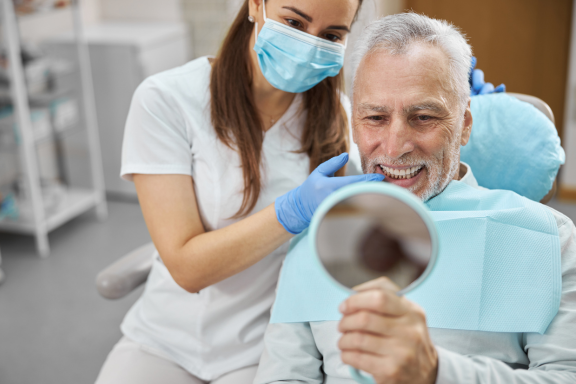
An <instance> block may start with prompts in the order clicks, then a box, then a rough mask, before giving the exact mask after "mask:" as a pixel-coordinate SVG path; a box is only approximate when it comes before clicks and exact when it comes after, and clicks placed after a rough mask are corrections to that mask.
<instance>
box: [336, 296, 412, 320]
mask: <svg viewBox="0 0 576 384" xmlns="http://www.w3.org/2000/svg"><path fill="white" fill-rule="evenodd" d="M409 309H410V306H409V303H408V301H407V299H406V298H404V297H401V296H398V295H396V293H394V292H392V291H389V290H385V289H371V290H369V291H363V292H360V293H357V294H355V295H352V296H350V297H349V298H348V299H346V300H345V301H343V302H342V303H341V304H340V307H339V310H340V312H342V314H344V315H349V314H352V313H354V312H358V311H371V312H375V313H379V314H382V315H388V316H402V315H404V314H406V313H407V312H408V311H409Z"/></svg>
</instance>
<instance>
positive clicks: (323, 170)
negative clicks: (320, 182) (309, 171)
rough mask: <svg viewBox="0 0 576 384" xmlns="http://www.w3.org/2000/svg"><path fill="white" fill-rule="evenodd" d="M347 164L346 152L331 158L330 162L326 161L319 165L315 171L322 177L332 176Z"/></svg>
mask: <svg viewBox="0 0 576 384" xmlns="http://www.w3.org/2000/svg"><path fill="white" fill-rule="evenodd" d="M347 162H348V154H347V153H346V152H344V153H342V154H341V155H338V156H336V157H333V158H331V159H330V160H326V161H325V162H323V163H322V164H320V165H319V166H318V167H317V168H316V171H317V172H319V173H320V174H322V175H324V176H333V175H334V173H335V172H336V171H338V170H339V169H340V168H342V167H343V166H344V164H346V163H347Z"/></svg>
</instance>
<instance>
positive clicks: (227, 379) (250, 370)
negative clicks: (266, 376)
mask: <svg viewBox="0 0 576 384" xmlns="http://www.w3.org/2000/svg"><path fill="white" fill-rule="evenodd" d="M257 370H258V366H257V365H252V366H250V367H244V368H241V369H238V370H236V371H232V372H230V373H227V374H225V375H223V376H220V377H219V378H217V379H216V380H213V381H212V382H211V383H210V384H252V383H253V382H254V378H255V377H256V371H257Z"/></svg>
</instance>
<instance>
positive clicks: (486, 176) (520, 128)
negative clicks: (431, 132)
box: [460, 93, 566, 201]
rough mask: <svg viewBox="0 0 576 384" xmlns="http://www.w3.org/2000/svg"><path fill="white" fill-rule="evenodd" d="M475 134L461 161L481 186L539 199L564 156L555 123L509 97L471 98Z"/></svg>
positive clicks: (531, 106) (502, 95)
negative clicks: (467, 166) (466, 165)
mask: <svg viewBox="0 0 576 384" xmlns="http://www.w3.org/2000/svg"><path fill="white" fill-rule="evenodd" d="M471 109H472V117H473V119H474V122H473V125H472V134H471V137H470V141H469V142H468V144H467V145H466V146H463V147H462V148H461V153H460V159H461V160H462V161H463V162H465V163H467V164H468V165H470V167H472V171H473V172H474V176H476V179H477V180H478V184H479V185H480V186H482V187H486V188H489V189H507V190H510V191H514V192H516V193H518V194H519V195H522V196H525V197H527V198H529V199H531V200H534V201H540V200H541V199H542V198H543V197H544V196H546V194H547V193H548V192H549V191H550V189H552V184H553V183H554V179H555V178H556V175H557V174H558V169H559V168H560V165H562V164H564V161H565V157H566V156H565V154H564V150H563V149H562V147H561V146H560V138H559V137H558V132H557V131H556V127H555V126H554V124H553V123H552V122H551V121H550V120H549V119H548V118H547V117H546V116H545V115H544V114H543V113H542V112H540V111H539V110H538V109H536V108H535V107H534V106H533V105H532V104H529V103H526V102H523V101H520V100H518V99H517V98H515V97H513V96H509V95H507V94H505V93H498V94H489V95H480V96H473V97H472V102H471Z"/></svg>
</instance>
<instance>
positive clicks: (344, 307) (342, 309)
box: [338, 301, 348, 313]
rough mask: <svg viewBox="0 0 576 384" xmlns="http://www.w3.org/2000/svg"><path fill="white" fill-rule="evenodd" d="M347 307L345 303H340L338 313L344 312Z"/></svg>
mask: <svg viewBox="0 0 576 384" xmlns="http://www.w3.org/2000/svg"><path fill="white" fill-rule="evenodd" d="M347 306H348V305H346V302H345V301H343V302H342V303H340V305H339V306H338V310H339V311H340V313H344V312H346V307H347Z"/></svg>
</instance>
